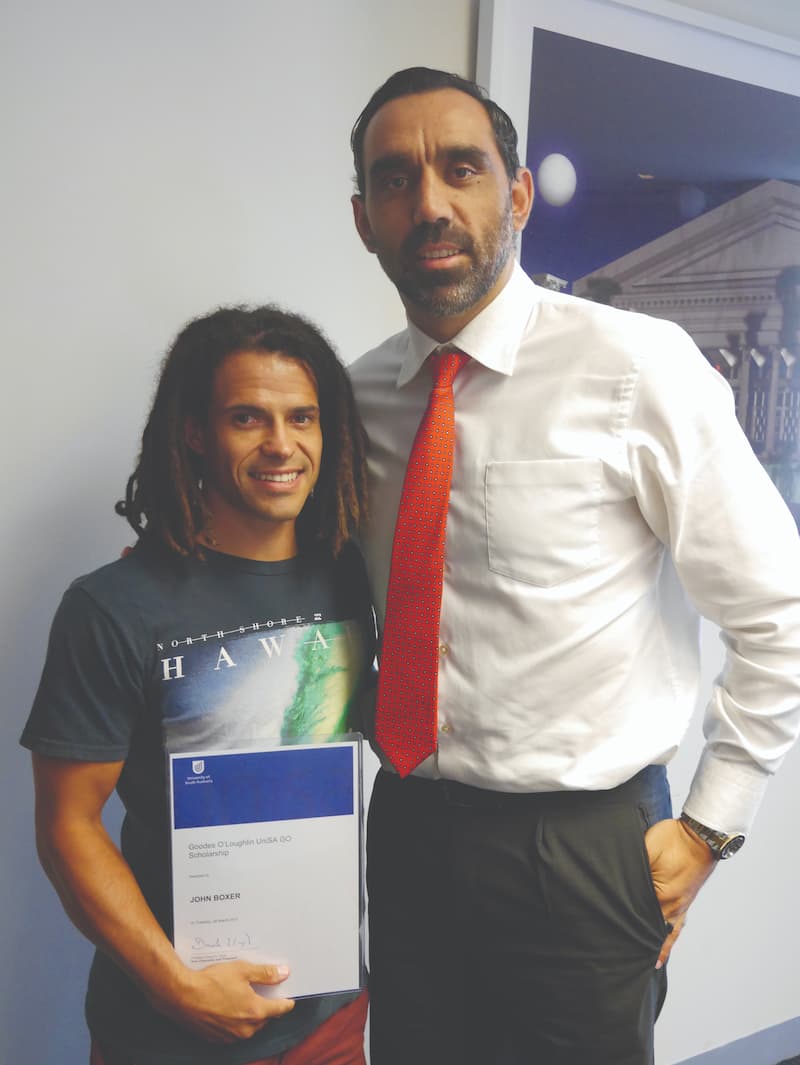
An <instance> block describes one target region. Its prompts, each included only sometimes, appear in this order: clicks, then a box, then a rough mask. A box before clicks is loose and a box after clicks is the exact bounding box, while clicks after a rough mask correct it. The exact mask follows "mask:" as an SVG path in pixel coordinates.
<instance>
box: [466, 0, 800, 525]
mask: <svg viewBox="0 0 800 1065" xmlns="http://www.w3.org/2000/svg"><path fill="white" fill-rule="evenodd" d="M478 81H479V82H480V83H481V84H483V85H484V86H485V87H486V88H487V89H488V91H489V93H490V95H491V96H492V97H493V98H494V99H495V100H497V102H498V103H499V104H500V105H501V106H502V107H504V108H505V109H506V110H507V111H508V112H509V114H510V115H511V117H512V119H513V120H514V124H515V126H516V127H517V131H518V133H519V135H520V158H521V159H523V160H524V161H525V163H526V165H527V166H528V167H529V168H530V169H531V170H532V171H533V173H534V181H535V185H536V191H537V196H536V200H535V203H534V210H533V213H532V215H531V220H530V222H529V224H528V227H527V229H526V231H525V233H524V235H523V238H522V247H521V261H522V265H523V267H524V268H525V270H526V272H527V273H528V274H529V275H530V276H531V277H533V278H534V280H535V281H537V282H538V283H539V284H543V285H546V286H549V287H552V288H556V289H564V290H566V291H571V292H573V293H574V294H575V295H579V296H583V297H585V298H587V299H592V300H595V301H598V302H602V303H611V304H614V305H615V306H619V307H622V308H626V309H629V310H637V311H643V312H645V313H648V314H653V315H656V316H657V317H662V318H669V319H671V320H673V321H676V322H678V323H679V324H680V325H682V326H683V327H684V328H685V329H686V330H687V331H688V332H689V333H690V334H691V335H692V337H693V338H694V339H695V341H696V343H697V345H698V347H699V348H700V349H701V351H702V352H703V354H704V355H705V356H706V358H707V359H708V360H709V362H710V363H711V364H712V365H713V366H714V367H715V368H716V369H717V370H718V371H719V372H720V373H721V374H723V376H724V377H725V378H726V379H727V380H728V381H729V383H730V385H731V388H732V389H733V392H734V396H735V401H736V409H737V414H738V417H739V420H740V422H741V424H742V426H743V428H744V430H745V432H746V433H747V436H748V439H749V440H750V443H751V444H752V446H753V449H754V450H755V452H756V454H757V455H758V456H759V458H760V459H761V461H762V462H763V464H764V466H765V467H766V469H767V470H768V471H769V473H770V476H771V477H772V478H773V480H774V481H775V483H776V484H777V486H778V488H779V489H780V491H781V493H782V494H783V496H784V498H785V499H786V501H787V503H788V504H789V506H790V507H791V509H792V511H793V513H794V515H795V519H796V520H797V521H798V523H799V524H800V46H798V45H797V43H796V42H792V41H787V40H784V39H783V38H780V37H776V36H774V35H772V34H767V33H763V32H760V31H758V30H755V29H753V28H751V27H744V26H742V25H740V24H738V23H734V22H730V21H728V20H726V19H721V18H716V17H714V16H710V15H705V14H703V13H701V12H693V11H690V10H689V9H687V8H685V7H682V6H681V7H679V6H678V5H676V4H673V3H669V2H667V0H559V2H558V3H557V4H554V3H552V2H550V0H493V2H491V0H481V5H480V22H479V37H478Z"/></svg>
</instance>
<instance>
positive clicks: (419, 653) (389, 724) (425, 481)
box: [375, 348, 469, 777]
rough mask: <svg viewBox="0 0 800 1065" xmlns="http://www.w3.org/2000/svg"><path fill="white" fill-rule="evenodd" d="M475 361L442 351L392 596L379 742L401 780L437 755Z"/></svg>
mask: <svg viewBox="0 0 800 1065" xmlns="http://www.w3.org/2000/svg"><path fill="white" fill-rule="evenodd" d="M468 359H469V356H468V355H465V354H464V352H463V351H459V350H458V349H457V348H449V349H445V350H441V349H440V350H439V351H438V353H437V352H435V353H434V354H432V355H431V356H430V357H429V359H428V361H429V363H430V364H431V372H432V375H433V387H432V389H431V394H430V399H429V400H428V406H427V409H426V411H425V413H424V414H423V416H422V421H421V422H420V424H419V429H417V435H416V437H415V438H414V444H413V447H412V448H411V454H410V456H409V459H408V468H407V470H406V476H405V480H404V482H403V494H402V496H401V497H400V509H399V510H398V512H397V524H396V525H395V530H394V544H393V546H392V566H391V570H390V572H389V588H388V591H387V595H386V620H385V622H384V629H383V649H382V653H381V668H380V672H379V674H378V696H377V703H376V707H375V739H376V740H377V742H378V743H379V744H380V747H381V750H382V751H383V753H384V754H385V755H386V757H387V758H388V759H389V761H390V762H391V763H392V765H393V766H394V767H395V769H396V770H397V772H398V773H399V775H400V776H401V777H405V776H408V774H409V773H410V772H411V771H412V770H413V769H415V768H416V767H417V766H418V765H419V764H420V762H423V761H424V760H425V759H426V758H427V757H428V756H429V755H431V754H433V752H434V751H435V750H436V732H437V712H436V708H437V694H438V680H439V616H440V613H441V608H442V571H443V568H444V545H445V532H446V529H447V504H448V501H449V499H450V481H451V479H452V475H453V444H454V440H455V407H454V403H453V381H454V380H455V376H456V374H457V373H458V371H459V370H460V369H461V367H462V366H464V364H465V363H466V362H467V361H468Z"/></svg>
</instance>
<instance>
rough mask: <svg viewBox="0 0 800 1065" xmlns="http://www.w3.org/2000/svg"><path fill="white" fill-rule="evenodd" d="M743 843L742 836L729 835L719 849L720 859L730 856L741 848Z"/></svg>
mask: <svg viewBox="0 0 800 1065" xmlns="http://www.w3.org/2000/svg"><path fill="white" fill-rule="evenodd" d="M743 843H744V836H731V838H730V839H729V840H728V842H727V843H726V844H725V846H724V847H723V848H722V849H721V850H720V852H719V857H720V861H722V860H724V859H725V858H732V857H733V855H734V854H736V852H737V851H738V850H741V848H742V845H743Z"/></svg>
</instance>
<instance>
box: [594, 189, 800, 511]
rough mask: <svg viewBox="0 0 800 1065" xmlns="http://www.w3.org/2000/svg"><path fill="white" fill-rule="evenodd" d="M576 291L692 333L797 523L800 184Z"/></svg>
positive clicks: (718, 212) (636, 257)
mask: <svg viewBox="0 0 800 1065" xmlns="http://www.w3.org/2000/svg"><path fill="white" fill-rule="evenodd" d="M573 292H574V293H575V295H577V296H584V297H586V298H588V299H594V300H596V301H598V302H602V303H612V304H613V305H614V306H616V307H622V308H625V309H627V310H633V311H643V312H644V313H646V314H652V315H655V316H656V317H658V318H669V319H670V320H672V321H674V322H678V323H679V324H680V325H682V326H683V328H684V329H686V330H687V332H688V333H690V334H691V336H692V337H693V338H694V340H695V342H696V344H697V345H698V347H699V348H700V349H701V350H702V352H703V354H704V355H705V356H706V358H707V359H708V360H709V362H710V363H711V364H712V365H713V366H714V367H715V368H716V369H717V370H718V371H719V372H720V373H721V374H722V375H723V376H724V377H725V378H726V379H727V380H728V381H729V383H730V385H731V388H732V389H733V393H734V397H735V400H736V411H737V415H738V417H739V421H740V422H741V424H742V426H743V428H744V430H745V432H746V433H747V437H748V439H749V440H750V443H751V444H752V446H753V450H754V451H755V452H756V454H757V455H758V456H759V458H760V459H761V461H762V462H763V463H764V465H765V466H766V468H767V469H768V471H769V473H770V475H771V476H772V478H773V480H774V481H775V483H776V484H777V485H778V487H779V489H780V490H781V492H782V493H783V496H784V498H785V499H786V501H787V502H788V503H789V505H790V507H791V508H792V511H793V513H794V515H795V519H796V520H798V523H800V368H799V367H800V187H798V186H796V185H793V184H791V183H789V182H785V181H765V182H764V183H763V184H761V185H758V186H757V187H755V188H753V189H751V190H750V191H749V192H746V193H744V194H743V195H741V196H737V197H736V198H735V199H733V200H729V201H728V202H727V203H725V204H722V206H720V207H716V208H714V209H713V210H711V211H708V212H707V213H705V214H703V215H700V217H698V218H695V219H693V220H692V221H690V222H686V223H685V224H684V225H682V226H679V227H678V228H677V229H674V230H672V231H671V232H670V233H666V234H665V235H664V236H662V237H659V238H657V239H656V240H653V241H651V242H650V243H648V244H644V245H643V246H642V247H640V248H637V249H636V250H635V251H632V252H630V253H629V254H627V255H624V256H623V257H622V258H620V259H616V260H615V261H614V262H610V263H608V264H607V265H606V266H603V267H601V268H599V269H597V270H595V271H593V272H592V274H590V275H587V276H586V277H582V278H580V279H579V280H578V281H576V282H575V283H574V284H573Z"/></svg>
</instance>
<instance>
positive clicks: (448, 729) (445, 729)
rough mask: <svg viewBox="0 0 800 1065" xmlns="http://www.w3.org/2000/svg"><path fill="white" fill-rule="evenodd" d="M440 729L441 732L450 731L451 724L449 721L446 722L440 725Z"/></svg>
mask: <svg viewBox="0 0 800 1065" xmlns="http://www.w3.org/2000/svg"><path fill="white" fill-rule="evenodd" d="M439 731H440V732H449V731H450V726H449V725H448V724H447V722H445V723H444V724H443V725H440V726H439Z"/></svg>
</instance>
